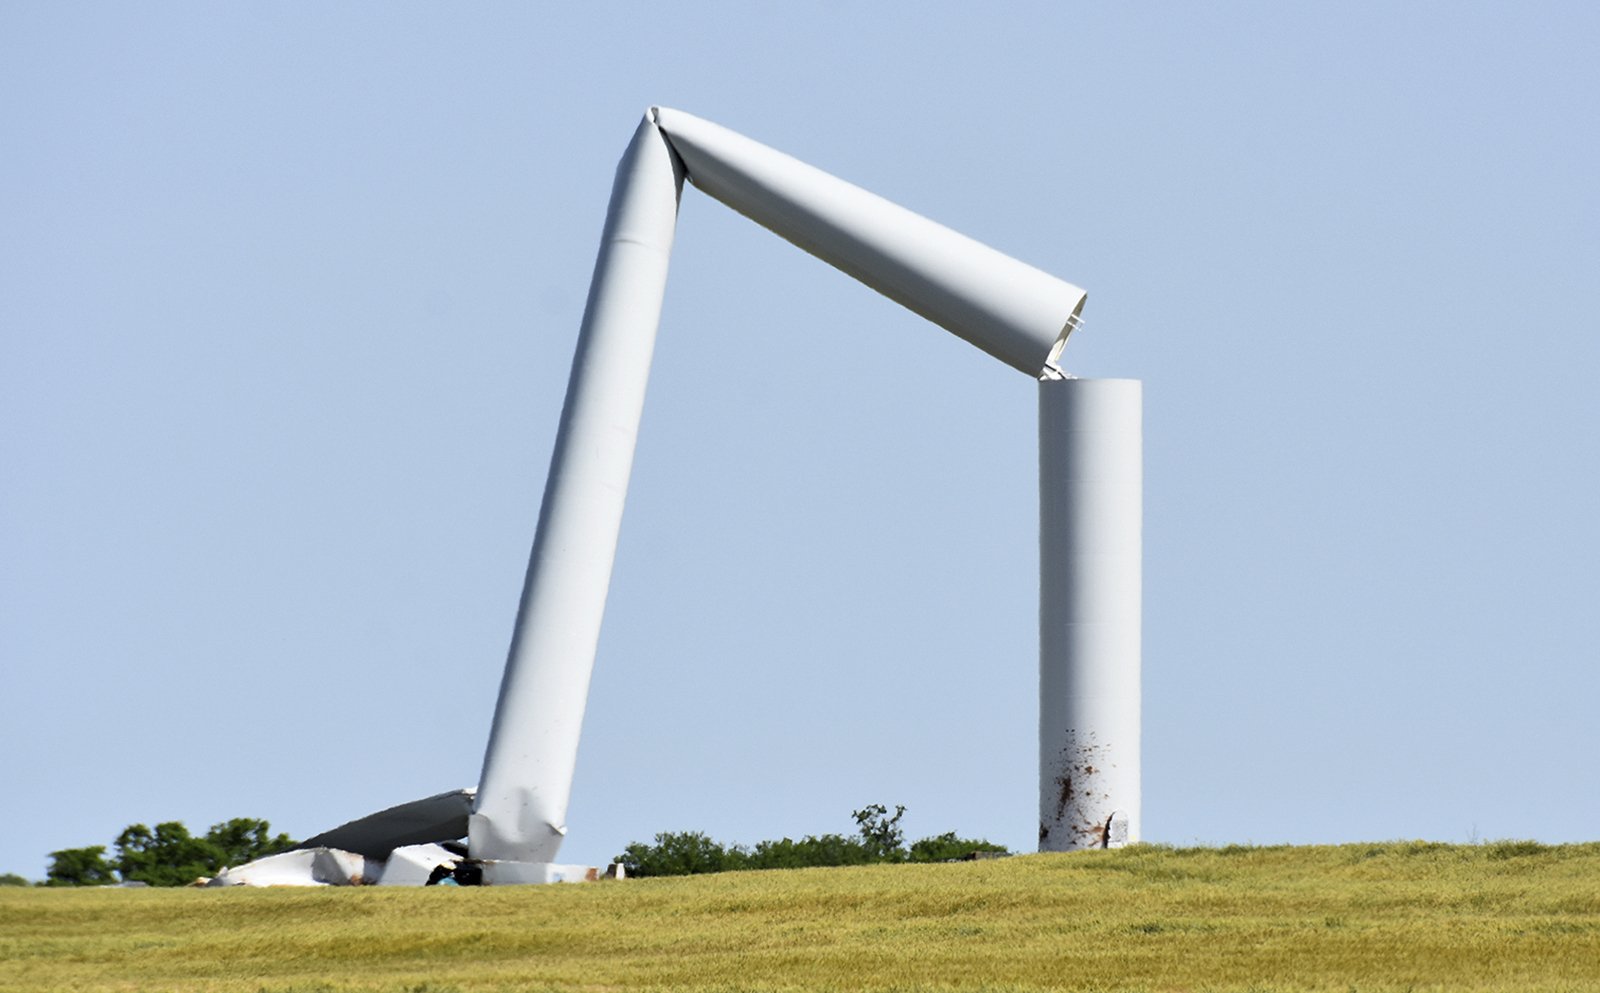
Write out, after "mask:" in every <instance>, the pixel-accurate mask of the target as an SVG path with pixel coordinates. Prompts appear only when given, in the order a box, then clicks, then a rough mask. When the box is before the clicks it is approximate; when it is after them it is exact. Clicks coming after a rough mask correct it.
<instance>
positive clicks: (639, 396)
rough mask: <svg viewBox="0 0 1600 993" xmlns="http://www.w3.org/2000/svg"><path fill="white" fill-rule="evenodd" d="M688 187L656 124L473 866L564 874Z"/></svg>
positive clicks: (548, 503) (615, 208)
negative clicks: (595, 678) (531, 867)
mask: <svg viewBox="0 0 1600 993" xmlns="http://www.w3.org/2000/svg"><path fill="white" fill-rule="evenodd" d="M681 190H682V176H681V173H680V172H679V169H678V166H677V162H676V160H675V159H674V158H673V156H672V153H671V151H670V150H669V149H668V147H667V144H666V141H665V140H664V139H663V138H662V136H661V132H660V130H658V129H657V127H656V125H655V122H654V120H653V119H651V118H650V117H649V116H647V117H646V118H645V120H644V121H643V122H642V123H640V125H639V128H638V130H637V131H636V132H635V133H634V136H633V141H632V143H631V144H630V145H629V146H628V150H627V152H626V153H625V154H624V155H623V157H622V161H621V163H619V164H618V166H617V176H616V181H615V183H614V184H613V186H612V190H611V205H610V208H609V211H608V213H607V215H606V226H605V230H604V233H603V234H602V236H601V241H600V252H599V257H598V258H597V259H596V261H595V269H594V278H593V281H592V282H591V284H590V286H589V300H588V303H587V305H586V306H585V308H584V314H583V323H582V325H581V327H580V330H579V332H578V348H577V354H576V355H575V356H574V357H573V360H572V374H571V378H570V379H569V380H568V383H567V398H566V403H565V406H564V407H563V409H562V411H561V426H560V429H559V431H558V433H557V435H556V445H555V451H554V453H553V454H552V456H551V459H550V474H549V477H548V478H547V479H546V481H545V491H544V502H543V504H542V505H541V507H540V510H539V528H538V532H537V533H536V535H535V537H534V543H533V553H532V555H531V556H530V558H529V562H528V574H527V579H526V581H525V583H524V586H523V592H522V602H521V605H520V607H519V608H518V611H517V621H516V628H515V631H514V633H513V635H512V641H511V651H510V654H509V657H508V658H507V660H506V669H505V675H504V677H503V678H502V680H501V684H500V697H499V700H498V701H497V703H496V705H495V714H494V724H493V726H492V728H491V730H490V732H489V747H488V750H487V752H486V754H485V756H484V762H483V775H482V778H481V779H480V781H479V784H478V793H477V798H476V801H475V803H474V805H473V812H472V815H471V817H470V818H469V819H468V837H469V842H468V844H469V848H470V850H471V852H472V855H473V857H475V858H482V859H506V860H512V861H518V862H551V861H553V860H554V858H555V854H556V851H557V850H558V849H559V848H560V846H561V839H562V837H563V836H564V835H565V834H566V830H567V828H566V820H567V802H568V799H569V797H570V795H571V792H572V774H573V768H574V766H575V764H576V762H577V754H578V736H579V733H580V731H581V730H582V725H583V713H584V707H585V704H586V702H587V699H588V694H589V677H590V673H591V672H592V670H593V667H594V655H595V648H596V645H597V644H598V642H599V639H600V619H601V615H602V614H603V613H604V611H605V602H606V592H607V589H608V587H609V585H610V582H611V564H612V560H613V558H614V557H615V555H616V548H617V534H618V530H619V529H620V528H621V525H622V504H623V499H624V497H625V496H626V495H627V491H628V476H629V473H630V472H631V470H632V467H633V449H634V443H635V441H636V440H637V436H638V430H639V415H640V413H641V411H642V410H643V407H644V396H645V385H646V382H647V380H648V378H649V374H650V358H651V355H652V353H653V351H654V348H655V337H656V328H657V325H658V323H659V321H660V316H661V299H662V296H663V294H664V293H665V291H666V281H667V260H668V256H669V255H670V253H671V251H672V238H673V233H674V229H675V227H676V224H677V217H678V196H679V193H680V191H681Z"/></svg>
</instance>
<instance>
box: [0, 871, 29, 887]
mask: <svg viewBox="0 0 1600 993" xmlns="http://www.w3.org/2000/svg"><path fill="white" fill-rule="evenodd" d="M32 885H33V884H32V883H30V882H28V880H27V877H25V876H19V875H17V874H16V873H14V872H8V873H6V874H5V875H3V876H0V886H32Z"/></svg>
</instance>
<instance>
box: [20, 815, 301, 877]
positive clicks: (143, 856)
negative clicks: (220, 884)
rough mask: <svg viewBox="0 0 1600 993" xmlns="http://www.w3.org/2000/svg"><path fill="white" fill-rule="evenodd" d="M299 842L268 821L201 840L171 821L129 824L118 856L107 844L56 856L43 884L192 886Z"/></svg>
mask: <svg viewBox="0 0 1600 993" xmlns="http://www.w3.org/2000/svg"><path fill="white" fill-rule="evenodd" d="M296 844H297V842H295V841H294V840H293V839H292V838H290V837H289V836H288V835H287V834H277V835H274V834H273V833H272V826H271V825H270V824H268V823H267V822H266V821H263V820H257V819H255V818H251V817H235V818H233V819H232V820H228V821H223V822H222V823H221V824H213V825H211V829H210V830H209V831H207V832H206V833H205V834H203V835H200V836H198V837H197V836H195V835H193V834H191V833H190V832H189V829H188V828H186V827H184V826H183V824H182V823H181V822H179V821H166V822H164V823H161V824H157V825H156V826H155V827H154V828H149V827H146V826H145V825H143V824H130V825H129V826H128V827H126V828H124V829H123V830H122V833H121V834H119V835H117V837H116V840H115V841H114V842H112V846H113V847H114V848H115V850H116V851H115V854H114V855H107V854H106V846H105V845H90V846H88V847H86V848H63V849H62V850H60V851H58V852H51V853H50V868H49V869H48V870H47V871H46V873H45V878H44V882H42V883H40V884H39V885H41V886H108V885H112V884H115V883H145V884H147V885H150V886H187V885H189V884H190V883H192V882H194V881H195V880H196V879H198V878H200V877H201V876H215V875H216V874H217V873H219V872H221V871H222V870H223V868H224V867H226V866H230V865H243V864H244V863H246V862H252V861H254V860H256V859H259V858H264V857H266V856H268V855H276V854H277V853H279V852H286V851H288V850H289V849H291V848H293V847H294V846H295V845H296ZM17 879H18V880H19V881H20V882H22V883H24V884H25V883H26V882H27V880H24V879H21V877H17Z"/></svg>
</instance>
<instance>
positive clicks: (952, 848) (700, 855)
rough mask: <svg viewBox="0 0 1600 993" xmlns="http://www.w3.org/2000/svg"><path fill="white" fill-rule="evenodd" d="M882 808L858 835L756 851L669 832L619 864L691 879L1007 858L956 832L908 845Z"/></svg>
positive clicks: (639, 872) (864, 818)
mask: <svg viewBox="0 0 1600 993" xmlns="http://www.w3.org/2000/svg"><path fill="white" fill-rule="evenodd" d="M905 812H906V808H905V807H904V806H902V805H899V804H897V805H895V808H894V813H893V814H892V815H891V814H890V813H889V808H888V807H885V806H884V805H883V804H881V803H875V804H871V805H870V806H867V807H864V808H862V809H861V810H855V811H851V816H852V817H854V818H855V822H856V834H855V835H854V836H853V837H852V836H845V835H839V834H824V835H806V836H805V837H803V838H801V839H800V840H798V841H795V840H793V839H791V838H783V839H780V840H778V841H761V842H757V843H756V844H755V845H751V846H745V845H724V844H722V843H720V842H717V841H714V840H712V839H711V838H710V837H709V836H707V835H706V834H705V833H704V832H701V831H676V832H674V831H667V832H662V833H660V834H657V835H656V836H655V841H654V842H652V843H645V842H640V841H635V842H633V843H631V844H629V845H628V847H627V848H626V849H624V850H623V852H622V854H621V855H618V856H617V858H616V861H618V862H620V863H621V864H622V865H623V867H624V868H625V869H627V872H628V875H629V876H635V877H638V876H688V875H696V874H699V873H707V872H732V871H736V870H740V869H803V868H809V867H812V866H837V865H871V864H873V863H879V862H950V861H955V860H957V859H964V858H971V857H973V856H974V855H975V854H976V853H978V852H997V853H1001V854H1004V853H1005V852H1006V847H1005V846H1004V845H996V844H993V843H991V842H988V841H984V840H982V839H975V838H960V837H957V836H956V833H955V832H954V831H947V832H945V833H944V834H940V835H934V836H932V837H928V838H922V839H919V840H917V841H914V842H912V843H911V844H910V845H907V844H906V843H905V832H904V831H902V830H901V828H900V818H901V817H902V816H903V815H904V814H905Z"/></svg>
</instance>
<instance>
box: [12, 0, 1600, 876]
mask: <svg viewBox="0 0 1600 993" xmlns="http://www.w3.org/2000/svg"><path fill="white" fill-rule="evenodd" d="M1597 11H1600V8H1597V7H1596V6H1595V5H1593V4H1590V3H1567V4H1561V3H1519V4H1510V3H1505V4H1462V3H1437V4H1427V3H1419V4H1392V3H1357V4H1352V3H1339V4H1327V5H1322V6H1320V7H1314V6H1312V5H1300V4H1293V5H1284V4H1278V3H1265V2H1264V3H1259V4H1228V3H1225V4H1208V5H1191V4H1170V5H1124V4H1116V5H1103V4H1064V3H1037V4H992V5H971V4H955V3H904V4H887V3H886V4H846V3H829V4H815V5H798V4H794V5H762V4H746V3H724V4H688V5H663V4H603V3H602V4H590V5H584V4H562V5H556V4H472V5H460V4H394V3H381V4H376V3H375V4H339V5H330V4H321V3H294V4H289V3H248V4H247V3H237V4H212V3H204V4H201V3H196V4H174V3H166V4H159V5H148V4H139V5H134V4H111V3H104V4H78V3H57V2H49V3H46V2H33V3H9V4H5V5H3V6H0V149H3V152H0V709H3V712H0V809H3V813H4V816H3V818H0V871H12V872H20V873H23V874H25V875H28V876H33V877H37V876H40V875H42V874H43V871H44V867H45V863H46V855H47V853H48V852H49V851H50V850H52V849H55V848H62V847H69V846H79V845H89V844H102V843H107V842H109V841H110V839H111V838H112V837H113V836H114V835H115V834H116V832H117V831H118V830H119V829H121V828H122V827H123V826H125V825H127V824H129V823H131V822H135V821H144V822H147V823H153V822H156V821H161V820H170V819H177V820H183V821H185V822H186V823H188V824H189V825H190V826H191V827H195V828H200V829H203V828H204V827H206V826H207V825H209V824H211V823H214V822H216V821H220V820H223V819H226V818H229V817H235V816H256V817H266V818H268V819H270V820H271V821H272V822H273V824H274V825H275V826H277V827H279V828H282V829H284V830H288V831H290V832H292V833H294V834H297V835H307V834H310V833H313V832H316V831H318V830H321V829H324V828H327V827H330V826H332V825H334V824H337V823H339V822H341V821H344V820H346V819H349V818H351V817H355V816H358V815H361V814H364V813H367V812H370V811H372V810H376V809H378V808H381V807H384V806H387V805H389V804H392V803H396V802H400V801H403V800H408V799H411V798H414V797H418V796H422V795H425V794H428V793H432V792H435V791H438V790H442V789H448V788H453V787H456V786H463V785H470V784H472V783H474V782H475V781H476V779H477V775H478V771H479V765H480V762H481V759H482V750H483V746H484V742H485V736H486V733H487V729H488V724H489V719H490V715H491V713H492V710H493V705H494V698H495V691H496V687H497V686H498V681H499V677H500V671H501V667H502V664H503V662H504V657H505V650H506V646H507V641H508V638H509V635H510V630H511V623H512V618H513V615H514V612H515V608H516V601H517V596H518V592H519V589H520V585H521V581H522V574H523V569H524V566H525V563H526V557H527V552H528V546H529V543H530V540H531V538H532V534H533V527H534V522H535V519H536V515H537V512H538V501H539V496H540V492H541V488H542V485H543V478H544V472H545V469H546V467H547V463H548V458H549V450H550V445H551V442H552V438H553V434H554V430H555V426H556V418H557V414H558V412H559V410H560V406H561V398H562V390H563V387H564V385H565V381H566V376H567V367H568V363H569V361H570V358H571V354H572V347H573V343H574V339H575V335H576V331H577V326H578V320H579V316H580V313H581V309H582V306H583V301H584V294H585V291H586V288H587V284H588V277H589V269H590V266H591V264H592V262H593V258H594V249H595V246H596V244H597V240H598V236H599V231H600V224H601V220H602V217H603V214H604V209H605V203H606V196H607V191H608V189H609V185H610V182H611V171H612V168H613V165H614V163H615V161H616V158H617V156H618V155H620V153H621V151H622V149H623V147H624V146H625V144H626V142H627V140H628V137H629V135H630V134H631V132H632V129H633V127H634V125H635V123H636V121H637V120H638V117H639V115H640V114H641V113H642V112H643V111H644V109H645V108H646V107H647V106H648V105H650V104H652V103H661V104H665V105H668V106H675V107H680V108H682V109H684V110H688V111H690V112H692V113H695V114H698V115H700V116H703V117H706V118H709V119H711V120H714V121H717V122H719V123H722V124H725V125H727V126H729V127H732V128H734V129H735V130H738V131H742V132H744V133H746V134H749V135H751V136H752V137H755V138H757V139H759V140H762V141H765V142H767V143H768V144H771V145H774V146H776V147H778V148H781V149H783V150H785V151H788V152H790V153H792V154H794V155H796V156H798V157H800V158H802V159H805V160H807V161H810V162H813V163H815V164H816V165H819V166H821V167H822V168H825V169H827V170H829V171H831V172H834V173H836V174H838V175H840V176H843V177H845V178H847V179H850V180H852V181H854V182H857V183H860V184H861V185H864V186H866V187H868V188H869V189H872V190H875V191H877V192H879V193H882V194H884V195H885V196H888V197H889V198H891V199H894V200H897V201H899V202H901V203H903V204H905V205H907V206H909V207H912V208H913V209H916V210H920V211H921V212H923V213H926V214H928V215H930V216H933V217H935V218H936V219H938V220H941V221H943V222H945V223H946V224H949V225H950V226H952V227H954V228H956V229H958V230H961V231H964V232H966V233H968V234H971V235H973V236H975V237H977V238H979V239H981V240H984V241H987V242H989V243H991V244H993V245H995V246H996V247H998V248H1000V249H1002V250H1004V251H1007V252H1009V253H1011V254H1013V255H1016V256H1018V257H1020V258H1023V259H1025V260H1028V261H1030V262H1032V263H1034V264H1036V265H1038V266H1040V267H1041V268H1044V269H1046V270H1048V271H1050V272H1053V273H1056V274H1058V275H1060V276H1062V277H1063V278H1066V279H1068V280H1070V281H1072V282H1075V283H1077V284H1079V285H1081V286H1084V287H1085V288H1087V289H1088V291H1089V304H1088V306H1087V308H1086V310H1085V312H1084V313H1085V317H1086V319H1087V321H1088V325H1089V327H1088V330H1087V331H1086V332H1084V333H1083V334H1082V335H1081V336H1078V337H1075V338H1074V339H1073V341H1072V343H1071V345H1070V346H1069V348H1068V351H1067V354H1066V365H1067V366H1068V368H1069V369H1070V370H1071V371H1073V372H1076V373H1078V374H1081V375H1100V376H1130V377H1137V378H1141V379H1143V380H1144V381H1145V389H1146V402H1147V409H1146V429H1147V437H1146V459H1147V466H1146V472H1147V479H1148V493H1147V504H1146V514H1147V525H1146V562H1145V569H1146V573H1145V575H1146V602H1145V611H1146V614H1145V616H1146V650H1145V812H1146V820H1147V823H1146V834H1147V836H1148V837H1149V838H1150V839H1152V840H1158V841H1168V842H1173V843H1179V844H1186V843H1193V842H1213V843H1226V842H1256V843H1269V842H1285V841H1287V842H1334V841H1350V840H1358V839H1385V838H1402V837H1404V838H1412V837H1420V838H1435V839H1443V840H1454V841H1464V840H1468V839H1470V838H1474V837H1477V838H1492V837H1532V838H1538V839H1542V840H1545V841H1564V840H1574V839H1593V838H1596V837H1600V789H1596V787H1595V784H1596V757H1597V756H1600V730H1597V722H1596V718H1595V711H1596V701H1597V700H1600V666H1597V665H1596V663H1597V661H1600V659H1597V649H1596V645H1597V643H1600V609H1597V607H1596V603H1597V600H1600V578H1597V573H1600V514H1597V508H1600V436H1597V428H1600V390H1597V389H1596V386H1595V382H1596V379H1597V376H1600V302H1597V296H1596V288H1597V284H1600V178H1597V177H1600V137H1597V136H1600V127H1597V126H1596V115H1597V108H1600V59H1597V58H1596V57H1595V53H1596V52H1597V51H1600V13H1597ZM1034 394H1035V389H1034V386H1033V384H1032V383H1030V382H1029V381H1028V380H1027V379H1026V378H1025V377H1022V376H1020V375H1019V374H1017V373H1015V372H1012V371H1010V370H1008V369H1006V368H1004V367H1002V366H1001V365H1000V364H998V363H996V362H994V361H992V360H990V359H988V358H987V357H986V356H984V355H982V354H980V353H979V352H977V351H976V350H975V349H973V348H971V347H970V346H968V345H966V344H964V343H962V342H960V341H957V340H956V339H954V338H951V337H950V336H948V335H946V334H945V333H944V332H942V331H940V330H938V329H936V328H934V327H933V326H931V325H928V324H926V323H924V322H922V321H921V320H920V319H918V318H916V317H914V316H912V315H910V314H909V313H906V312H903V311H901V310H900V309H899V308H897V307H896V306H895V305H893V304H891V303H889V302H888V301H886V300H883V299H881V298H879V297H876V296H875V295H873V294H872V293H871V292H870V291H868V290H866V289H864V288H862V287H860V286H858V285H856V284H854V283H852V282H850V281H849V280H847V279H845V278H844V277H842V276H840V275H839V274H837V273H835V272H834V271H833V270H831V269H829V268H827V267H826V266H824V265H822V264H821V263H818V262H816V261H815V260H812V259H810V258H808V257H806V256H804V255H802V254H800V253H798V252H796V251H795V250H794V249H793V248H791V247H790V246H788V245H786V244H784V243H783V242H781V241H780V240H778V239H777V238H775V237H773V236H772V235H770V234H768V233H767V232H765V231H762V230H760V229H758V228H756V227H754V226H753V225H751V224H749V223H748V222H747V221H745V220H743V219H742V218H739V217H737V216H735V215H733V214H732V213H730V212H729V211H727V210H725V209H724V208H722V207H721V206H720V205H717V204H715V203H714V202H712V201H710V200H709V199H707V198H704V197H702V196H701V195H699V194H698V193H695V192H693V191H692V190H691V191H686V193H685V198H684V205H683V211H682V216H681V220H680V226H679V236H678V244H677V249H676V253H675V256H674V261H673V271H672V278H671V282H670V285H669V287H668V295H667V303H666V312H665V316H664V319H663V325H662V331H661V340H660V344H659V347H658V351H657V362H656V367H655V373H654V376H653V379H652V383H651V393H650V398H649V403H648V407H647V409H646V411H645V423H644V429H643V433H642V437H641V441H640V448H639V458H638V462H637V466H636V470H635V475H634V480H633V488H632V494H631V499H630V503H629V507H628V515H627V519H626V521H625V522H624V528H623V536H622V545H621V549H620V552H619V558H618V563H617V573H616V579H615V583H614V586H613V592H612V598H611V603H610V608H609V611H608V614H607V621H606V629H605V634H604V637H603V641H602V645H601V652H600V657H599V661H598V665H597V668H596V672H595V681H594V685H593V689H592V693H591V697H590V708H589V716H588V723H587V725H586V731H585V739H584V744H583V749H582V752H581V755H580V764H579V770H578V781H577V786H576V790H575V793H574V797H573V805H572V812H571V820H570V824H571V834H570V835H569V841H568V843H567V846H566V848H565V849H564V850H563V853H562V854H563V857H569V858H571V859H572V860H574V861H591V862H599V861H604V860H606V859H607V858H609V857H610V856H612V855H614V854H616V852H617V851H618V850H620V848H621V847H622V846H623V845H624V844H625V843H626V842H627V841H629V840H630V839H643V838H648V837H649V836H650V835H652V834H653V833H655V832H657V831H661V830H669V829H672V830H676V829H701V830H705V831H708V832H710V833H711V834H713V835H714V836H717V837H719V838H722V839H726V840H740V841H746V842H752V841H756V840H759V839H761V838H766V837H775V836H781V835H784V834H789V835H799V834H801V833H808V832H824V831H848V830H850V828H851V827H852V824H851V821H850V817H849V814H850V811H851V809H853V808H855V807H860V806H862V805H864V804H867V803H873V802H883V803H888V804H894V803H903V804H905V805H906V806H907V807H908V808H909V813H908V814H907V815H906V825H907V827H908V829H909V831H910V833H911V834H913V835H920V834H927V833H936V832H940V831H945V830H951V829H954V830H958V831H961V832H963V833H966V834H974V835H984V836H987V837H989V838H991V839H993V840H996V841H1001V842H1005V843H1008V844H1010V845H1012V846H1013V847H1016V848H1020V849H1024V850H1029V849H1031V848H1032V846H1033V844H1034V835H1035V806H1036V787H1035V775H1036V766H1035V762H1036V759H1035V743H1034V736H1035V719H1036V710H1035V708H1036V692H1037V691H1036V683H1035V680H1036V664H1037V663H1036V659H1035V593H1034V591H1035V584H1036V575H1035V569H1036V552H1035V527H1036V510H1035V499H1036V497H1035V475H1034V473H1035V448H1034V446H1035V439H1034V399H1035V397H1034Z"/></svg>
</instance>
